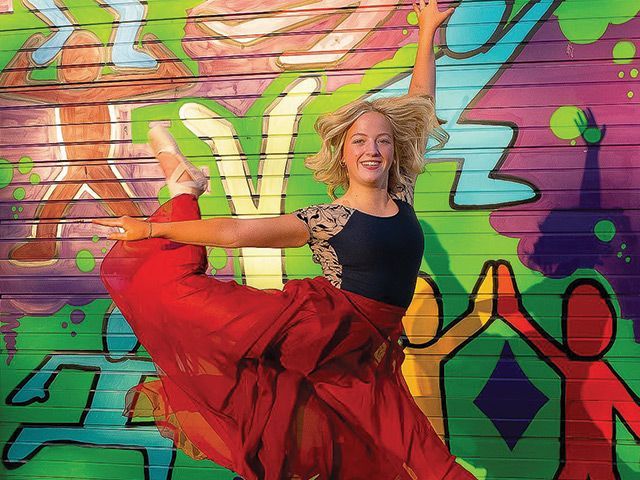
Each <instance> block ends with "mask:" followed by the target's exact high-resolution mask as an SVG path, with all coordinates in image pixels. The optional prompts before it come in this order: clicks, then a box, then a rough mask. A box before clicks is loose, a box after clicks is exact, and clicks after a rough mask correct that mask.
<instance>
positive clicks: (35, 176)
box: [29, 173, 40, 185]
mask: <svg viewBox="0 0 640 480" xmlns="http://www.w3.org/2000/svg"><path fill="white" fill-rule="evenodd" d="M29 182H31V185H37V184H39V183H40V175H38V174H37V173H32V174H31V175H29Z"/></svg>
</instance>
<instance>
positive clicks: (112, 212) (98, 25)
mask: <svg viewBox="0 0 640 480" xmlns="http://www.w3.org/2000/svg"><path fill="white" fill-rule="evenodd" d="M449 3H451V4H452V5H454V6H456V10H455V13H454V14H453V15H452V16H451V18H450V19H449V20H448V22H447V23H446V25H445V26H444V27H443V28H441V30H440V31H439V36H438V37H437V42H436V47H435V53H436V64H437V94H436V99H437V100H436V108H437V113H438V116H439V117H440V118H441V119H442V120H443V121H445V122H446V123H444V124H443V127H444V128H445V129H446V130H447V132H448V133H449V135H450V140H449V142H448V143H447V145H446V147H445V148H444V149H443V150H439V151H433V152H428V153H427V158H428V160H429V162H428V165H427V168H426V171H425V173H424V174H423V175H421V176H420V177H419V179H418V181H417V185H416V196H415V210H416V213H417V215H418V218H419V221H420V225H421V227H422V230H423V232H424V236H425V253H424V257H423V260H422V265H421V269H420V270H421V273H420V277H419V278H418V283H417V286H416V291H415V295H414V300H413V303H412V305H411V306H410V307H409V309H408V311H407V313H406V315H405V318H404V330H405V336H404V337H403V338H404V345H405V350H404V351H405V354H406V357H405V361H404V363H403V365H402V369H403V373H404V375H405V377H406V380H407V384H408V386H409V388H410V390H411V392H412V394H413V395H414V398H415V400H416V403H417V404H418V405H419V407H420V408H421V409H422V410H423V411H424V412H425V413H426V414H427V415H428V416H429V418H430V420H431V422H432V424H433V425H434V428H435V429H436V431H437V433H438V434H439V435H440V437H441V438H442V440H443V441H444V442H446V443H447V445H448V446H449V448H450V449H451V450H452V452H453V453H454V454H455V455H456V456H457V457H458V461H459V462H460V463H462V464H463V465H464V466H465V467H466V468H467V469H469V471H471V472H472V473H473V474H474V475H475V476H476V477H477V478H479V479H499V478H531V479H552V478H553V479H575V480H588V479H591V480H595V479H598V480H600V479H624V480H629V479H635V478H639V477H640V464H639V463H638V455H639V454H640V382H639V380H638V376H637V373H636V372H637V369H638V363H639V362H640V360H638V358H640V300H639V299H640V286H639V285H640V284H639V283H638V281H637V277H638V276H639V275H640V267H639V265H640V261H639V257H638V248H640V237H639V235H640V234H639V232H640V224H639V220H638V215H636V214H635V211H636V210H638V209H639V208H640V205H639V203H640V196H639V195H638V185H640V167H639V165H640V142H639V140H638V139H640V126H639V125H638V115H637V112H638V111H640V110H639V108H640V105H639V104H640V100H639V98H640V89H639V88H638V85H639V82H640V79H639V78H638V71H639V70H640V58H639V53H638V51H639V49H640V35H638V32H639V31H640V16H639V13H640V3H639V2H638V1H637V0H618V1H616V2H596V1H595V0H579V1H569V0H510V1H507V0H480V1H470V0H455V1H452V2H449ZM442 4H443V5H447V6H448V4H447V3H445V2H442ZM0 30H2V32H3V37H2V38H3V48H2V53H0V110H1V112H2V113H1V114H0V232H1V238H2V242H0V253H1V257H0V357H1V358H0V360H1V362H0V369H1V371H0V377H1V378H2V381H1V382H0V399H1V402H0V415H1V416H2V419H3V421H2V422H0V432H1V433H0V442H1V445H0V450H1V451H2V461H1V463H0V472H2V473H0V476H3V478H4V476H7V478H39V477H44V476H48V477H52V478H54V477H55V478H57V477H60V478H62V477H64V478H78V479H84V478H109V479H113V478H140V479H169V478H171V479H182V478H199V479H200V478H201V479H234V478H235V474H234V473H233V472H230V471H228V470H226V469H224V468H222V467H220V466H218V465H216V464H214V463H213V462H211V461H197V460H194V459H192V458H191V457H189V456H187V455H185V454H184V453H183V452H181V451H179V450H176V449H175V447H174V446H173V445H172V444H171V442H170V441H169V440H167V439H165V438H164V437H163V436H162V435H161V432H160V431H159V430H158V428H157V427H156V426H155V424H154V423H152V422H151V417H148V418H145V417H144V416H142V417H135V418H128V417H124V416H122V411H123V410H124V409H125V407H126V405H127V401H128V398H127V392H128V391H129V389H130V388H131V387H133V386H134V385H136V384H138V383H139V382H141V381H147V380H148V381H153V379H154V377H155V375H156V374H157V372H156V370H155V367H154V364H153V363H152V362H151V361H150V359H149V356H148V355H147V353H146V352H145V351H144V348H142V347H141V346H140V344H139V343H138V341H137V339H136V338H135V336H134V335H133V333H132V331H131V329H130V327H129V325H128V324H127V322H126V320H125V318H124V317H123V316H122V314H121V313H120V312H119V310H118V309H117V308H114V306H113V303H112V302H111V300H110V299H109V298H108V295H107V293H106V291H105V289H104V286H103V285H102V283H101V281H100V279H99V274H98V272H99V268H100V264H101V261H102V258H103V257H104V255H105V254H106V252H107V251H108V249H109V247H110V246H111V243H112V242H111V241H108V240H106V239H105V230H104V229H100V228H96V226H95V225H92V224H90V223H88V220H89V219H91V218H96V217H111V216H120V215H130V216H135V217H146V216H148V215H150V214H151V213H152V212H153V211H154V210H155V209H156V208H157V206H158V205H159V204H161V203H162V202H164V201H166V200H167V199H168V192H167V189H166V187H164V185H163V181H162V179H163V175H162V172H161V170H160V168H159V166H158V165H157V163H156V161H155V159H154V158H153V156H152V155H151V151H150V149H149V148H148V147H147V146H146V134H147V131H148V130H149V128H150V127H151V126H153V125H155V124H163V125H165V126H167V127H168V128H169V130H170V131H171V133H172V134H173V135H174V137H175V138H176V140H177V142H178V144H179V147H180V149H181V150H182V151H183V152H184V153H185V155H186V156H187V157H188V158H189V159H190V160H191V161H192V162H193V163H194V165H196V166H197V167H198V168H201V169H202V170H203V171H205V172H206V173H207V174H208V176H209V178H210V182H209V186H208V190H207V192H205V194H204V195H202V197H200V200H199V203H200V208H201V211H202V214H203V217H212V216H236V217H240V218H255V217H261V216H264V217H268V216H276V215H279V214H283V213H287V212H291V211H293V210H295V209H297V208H301V207H305V206H307V205H310V204H313V203H321V202H326V201H327V200H328V197H327V194H326V191H325V188H324V186H323V185H321V184H319V183H318V182H316V181H315V180H314V179H313V178H312V175H311V173H310V171H309V170H307V169H306V168H305V167H304V165H303V161H304V159H305V158H306V157H307V156H308V155H310V154H312V153H314V152H316V151H317V149H318V147H319V138H318V137H317V134H316V133H315V131H314V128H313V125H314V122H315V120H316V119H317V118H318V116H319V115H321V114H322V113H324V112H327V111H332V110H335V109H336V108H338V107H340V106H342V105H344V104H346V103H348V102H350V101H353V100H355V99H359V98H374V97H379V96H391V95H401V94H403V93H406V92H407V90H408V87H409V83H410V81H411V77H410V71H411V66H412V64H413V60H414V57H415V53H416V41H417V19H416V17H415V14H414V13H413V10H412V7H411V3H410V2H407V1H405V0H397V1H396V0H393V1H389V2H373V1H369V0H311V1H308V2H293V1H289V0H286V1H280V0H279V1H274V2H257V1H253V0H242V1H237V2H226V3H225V2H218V1H214V0H206V1H202V0H185V1H176V2H166V1H165V2H160V1H159V0H147V1H144V2H143V1H138V0H126V1H124V0H108V1H96V0H75V1H53V0H20V1H19V0H4V1H0ZM208 260H209V266H208V270H207V274H209V275H215V276H216V277H218V278H220V279H224V280H228V281H236V282H240V283H244V284H247V285H252V286H255V287H259V288H282V286H283V285H284V284H285V283H286V282H287V281H288V280H290V279H293V278H301V277H306V276H315V275H319V274H320V268H319V266H318V265H317V264H315V263H313V261H312V259H311V254H310V252H309V251H308V249H306V248H300V249H288V250H280V249H258V248H242V249H223V248H217V247H215V248H209V250H208ZM97 451H99V452H100V454H99V455H96V452H97Z"/></svg>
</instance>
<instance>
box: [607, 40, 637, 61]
mask: <svg viewBox="0 0 640 480" xmlns="http://www.w3.org/2000/svg"><path fill="white" fill-rule="evenodd" d="M635 56H636V46H635V44H634V43H633V42H630V41H629V40H620V41H619V42H618V43H616V44H615V45H614V46H613V63H618V64H626V63H631V61H632V60H633V57H635Z"/></svg>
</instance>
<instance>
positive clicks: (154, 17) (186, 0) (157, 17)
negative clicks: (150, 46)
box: [140, 0, 202, 118]
mask: <svg viewBox="0 0 640 480" xmlns="http://www.w3.org/2000/svg"><path fill="white" fill-rule="evenodd" d="M201 3H202V1H201V0H183V1H181V2H167V1H166V0H149V1H148V2H147V15H146V17H145V18H146V22H145V25H144V27H143V28H142V33H141V35H140V38H144V35H146V34H148V33H152V34H153V35H155V36H156V37H158V38H160V39H162V41H163V43H164V44H165V46H166V47H167V48H168V49H169V50H171V51H172V52H173V53H174V54H175V56H176V57H178V58H179V59H180V60H182V61H183V62H184V64H185V65H186V66H187V68H188V69H189V70H191V73H193V74H196V75H197V74H198V62H196V61H195V60H192V59H191V57H189V55H187V53H186V52H185V51H184V49H183V48H182V39H183V37H184V29H185V25H186V20H187V12H188V11H189V10H191V9H192V8H193V7H195V6H196V5H199V4H201ZM176 118H178V117H176Z"/></svg>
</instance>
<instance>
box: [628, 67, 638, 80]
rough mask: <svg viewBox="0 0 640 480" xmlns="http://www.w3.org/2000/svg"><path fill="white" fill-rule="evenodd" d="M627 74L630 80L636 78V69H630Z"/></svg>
mask: <svg viewBox="0 0 640 480" xmlns="http://www.w3.org/2000/svg"><path fill="white" fill-rule="evenodd" d="M629 74H630V75H631V78H636V77H637V76H638V69H637V68H632V69H631V72H629Z"/></svg>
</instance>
